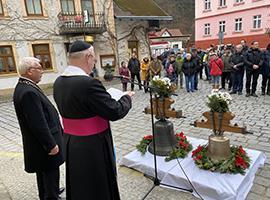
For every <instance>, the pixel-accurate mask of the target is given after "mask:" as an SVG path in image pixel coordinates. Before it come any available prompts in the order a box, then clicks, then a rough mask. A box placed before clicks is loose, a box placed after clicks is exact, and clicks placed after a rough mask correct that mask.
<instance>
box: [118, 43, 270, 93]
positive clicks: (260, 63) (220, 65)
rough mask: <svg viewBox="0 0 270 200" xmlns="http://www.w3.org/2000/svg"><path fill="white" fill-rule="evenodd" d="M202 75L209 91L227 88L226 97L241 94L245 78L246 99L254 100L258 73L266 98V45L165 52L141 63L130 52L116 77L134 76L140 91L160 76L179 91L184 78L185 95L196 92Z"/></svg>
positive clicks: (269, 68)
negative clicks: (228, 94)
mask: <svg viewBox="0 0 270 200" xmlns="http://www.w3.org/2000/svg"><path fill="white" fill-rule="evenodd" d="M203 74H204V75H205V78H204V80H206V81H209V83H210V84H212V88H213V89H220V90H225V89H228V91H230V94H238V95H242V94H243V88H244V87H243V85H244V75H245V76H246V78H245V89H246V97H249V96H254V97H258V95H257V94H256V90H257V83H258V78H259V76H260V74H261V76H262V83H261V85H262V87H261V95H266V94H267V95H270V80H269V79H270V43H269V44H268V45H267V47H266V48H265V50H261V49H260V48H259V43H258V42H257V41H253V42H252V43H251V44H250V47H249V46H248V45H247V43H246V41H245V40H241V41H240V43H239V44H237V45H232V44H228V45H223V46H219V48H215V47H214V46H213V45H210V47H209V48H208V49H206V50H202V49H201V48H197V49H196V48H193V49H191V50H190V52H186V51H185V49H183V48H182V49H180V50H179V51H177V52H175V51H174V50H168V51H167V52H165V53H163V54H162V55H160V56H158V57H157V55H152V56H151V58H150V57H149V58H147V57H145V58H143V60H142V61H141V62H140V61H139V59H138V58H137V55H136V52H133V54H132V57H131V58H130V59H129V62H128V64H126V63H122V64H121V67H120V75H124V76H128V77H131V82H134V79H135V77H136V78H137V81H138V82H139V83H141V81H143V83H142V84H143V85H144V86H145V87H144V88H147V86H148V84H149V82H150V81H151V79H152V77H153V76H155V75H158V76H161V75H164V76H166V77H168V78H169V79H170V80H171V82H173V83H175V84H176V86H177V87H178V88H180V89H183V80H184V77H185V89H186V91H187V92H195V91H196V90H198V82H199V80H203ZM122 83H123V84H124V85H125V86H124V87H123V90H124V91H126V90H127V80H125V79H123V80H122ZM226 86H227V87H226ZM139 89H142V87H141V86H140V88H139ZM131 90H134V84H131ZM145 92H147V89H145Z"/></svg>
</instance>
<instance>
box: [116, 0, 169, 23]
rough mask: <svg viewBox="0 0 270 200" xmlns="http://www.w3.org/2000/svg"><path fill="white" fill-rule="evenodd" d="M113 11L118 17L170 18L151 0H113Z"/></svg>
mask: <svg viewBox="0 0 270 200" xmlns="http://www.w3.org/2000/svg"><path fill="white" fill-rule="evenodd" d="M114 13H115V17H116V18H119V19H130V18H132V19H144V20H172V16H170V15H168V14H167V13H166V12H165V11H164V10H163V9H162V8H160V7H159V6H158V5H157V4H156V3H155V2H154V1H153V0H136V2H135V1H134V0H114Z"/></svg>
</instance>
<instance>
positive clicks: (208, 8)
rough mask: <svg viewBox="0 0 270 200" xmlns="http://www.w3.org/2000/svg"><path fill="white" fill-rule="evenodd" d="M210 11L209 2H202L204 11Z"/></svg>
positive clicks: (206, 0)
mask: <svg viewBox="0 0 270 200" xmlns="http://www.w3.org/2000/svg"><path fill="white" fill-rule="evenodd" d="M210 9H211V0H204V10H210Z"/></svg>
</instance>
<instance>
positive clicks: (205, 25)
mask: <svg viewBox="0 0 270 200" xmlns="http://www.w3.org/2000/svg"><path fill="white" fill-rule="evenodd" d="M220 32H223V33H222V34H223V44H239V43H240V41H241V40H242V39H245V40H246V41H247V43H248V44H250V43H251V42H252V41H254V40H256V41H258V42H259V44H260V47H262V48H265V47H266V45H267V44H268V43H270V0H195V45H196V47H200V48H203V49H206V48H209V46H210V44H214V45H218V44H220V42H221V40H219V35H220ZM222 34H221V35H222Z"/></svg>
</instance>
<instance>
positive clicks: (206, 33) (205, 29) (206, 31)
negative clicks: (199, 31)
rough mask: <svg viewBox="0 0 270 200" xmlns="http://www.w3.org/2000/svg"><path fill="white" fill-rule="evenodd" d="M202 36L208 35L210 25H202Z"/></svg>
mask: <svg viewBox="0 0 270 200" xmlns="http://www.w3.org/2000/svg"><path fill="white" fill-rule="evenodd" d="M204 35H210V24H204Z"/></svg>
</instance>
